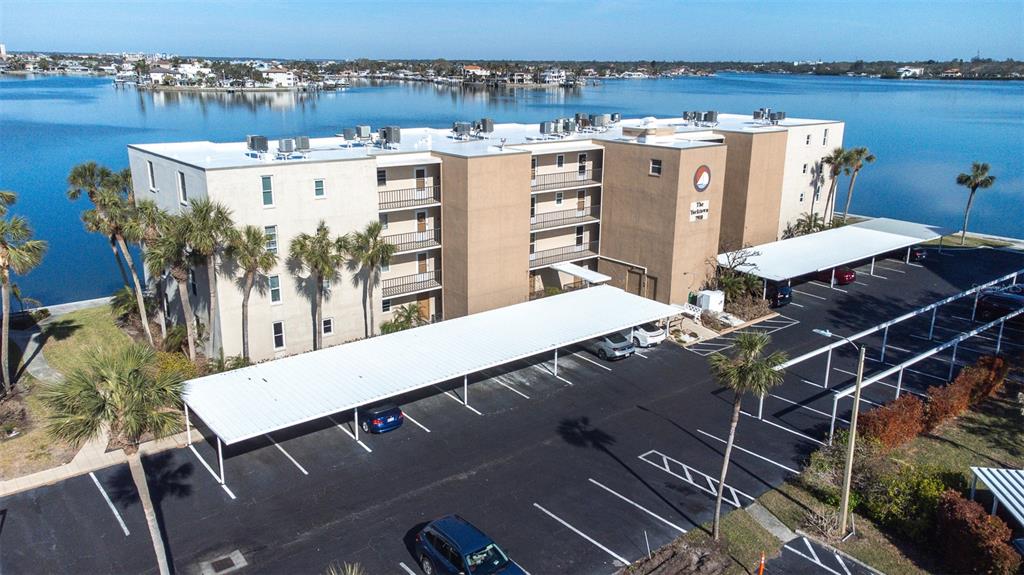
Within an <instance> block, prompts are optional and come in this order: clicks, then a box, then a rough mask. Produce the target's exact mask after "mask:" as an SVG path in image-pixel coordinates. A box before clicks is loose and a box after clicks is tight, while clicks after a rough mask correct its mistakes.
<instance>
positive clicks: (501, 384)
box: [495, 380, 530, 399]
mask: <svg viewBox="0 0 1024 575" xmlns="http://www.w3.org/2000/svg"><path fill="white" fill-rule="evenodd" d="M495 381H497V380H495ZM498 385H500V386H502V387H504V388H505V389H507V390H509V391H511V392H512V393H518V394H519V395H521V396H523V397H524V398H526V399H530V396H529V395H526V394H525V393H523V392H521V391H519V390H518V389H516V388H514V387H512V386H511V385H509V384H507V383H505V382H504V381H499V382H498Z"/></svg>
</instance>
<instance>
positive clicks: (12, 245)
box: [0, 194, 47, 394]
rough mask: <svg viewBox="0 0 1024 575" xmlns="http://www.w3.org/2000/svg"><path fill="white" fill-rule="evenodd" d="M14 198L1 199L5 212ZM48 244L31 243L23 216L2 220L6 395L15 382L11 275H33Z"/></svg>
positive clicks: (0, 360) (0, 338) (1, 344)
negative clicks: (12, 273)
mask: <svg viewBox="0 0 1024 575" xmlns="http://www.w3.org/2000/svg"><path fill="white" fill-rule="evenodd" d="M15 199H16V198H15V196H14V194H10V195H7V194H4V195H3V196H2V197H0V205H2V206H3V212H4V213H6V212H7V207H8V206H10V205H11V204H13V203H14V202H15ZM46 247H47V244H46V242H44V241H43V240H34V239H32V228H31V227H30V226H29V224H28V220H26V219H25V218H23V217H21V216H11V217H10V218H6V219H2V220H0V292H2V300H0V301H2V303H0V305H3V324H2V329H0V371H2V372H3V373H2V376H0V378H2V381H3V387H4V393H5V394H8V393H10V392H11V391H12V390H13V389H14V378H13V376H12V375H11V371H10V369H9V367H8V363H9V360H10V356H11V347H10V328H11V326H10V324H11V272H12V271H13V272H14V273H16V274H19V275H22V274H26V273H28V272H29V271H31V270H32V269H33V268H35V267H36V266H38V265H39V263H40V262H41V261H43V255H44V254H45V253H46Z"/></svg>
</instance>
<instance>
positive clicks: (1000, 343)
mask: <svg viewBox="0 0 1024 575" xmlns="http://www.w3.org/2000/svg"><path fill="white" fill-rule="evenodd" d="M1004 325H1006V320H1005V319H1004V320H1002V321H1000V322H999V337H997V338H996V355H999V349H1000V348H1002V347H1003V326H1004Z"/></svg>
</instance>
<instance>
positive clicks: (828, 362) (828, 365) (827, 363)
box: [824, 347, 832, 389]
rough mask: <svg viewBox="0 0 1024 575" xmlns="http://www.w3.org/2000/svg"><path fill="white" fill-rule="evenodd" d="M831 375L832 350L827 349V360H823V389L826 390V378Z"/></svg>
mask: <svg viewBox="0 0 1024 575" xmlns="http://www.w3.org/2000/svg"><path fill="white" fill-rule="evenodd" d="M830 373H832V348H831V347H830V348H828V359H826V360H825V387H824V388H825V389H828V376H829V374H830Z"/></svg>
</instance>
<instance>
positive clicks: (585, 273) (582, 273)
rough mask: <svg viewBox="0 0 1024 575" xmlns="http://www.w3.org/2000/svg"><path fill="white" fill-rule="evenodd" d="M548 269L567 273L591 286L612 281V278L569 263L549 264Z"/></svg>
mask: <svg viewBox="0 0 1024 575" xmlns="http://www.w3.org/2000/svg"><path fill="white" fill-rule="evenodd" d="M549 267H550V268H551V269H553V270H558V271H560V272H564V273H567V274H569V275H571V276H573V277H577V278H580V279H583V280H587V281H588V282H590V283H592V284H603V283H604V282H607V281H611V279H612V276H606V275H604V274H602V273H598V272H596V271H594V270H592V269H587V268H585V267H583V266H578V265H576V264H574V263H570V262H559V263H557V264H551V266H549Z"/></svg>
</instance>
